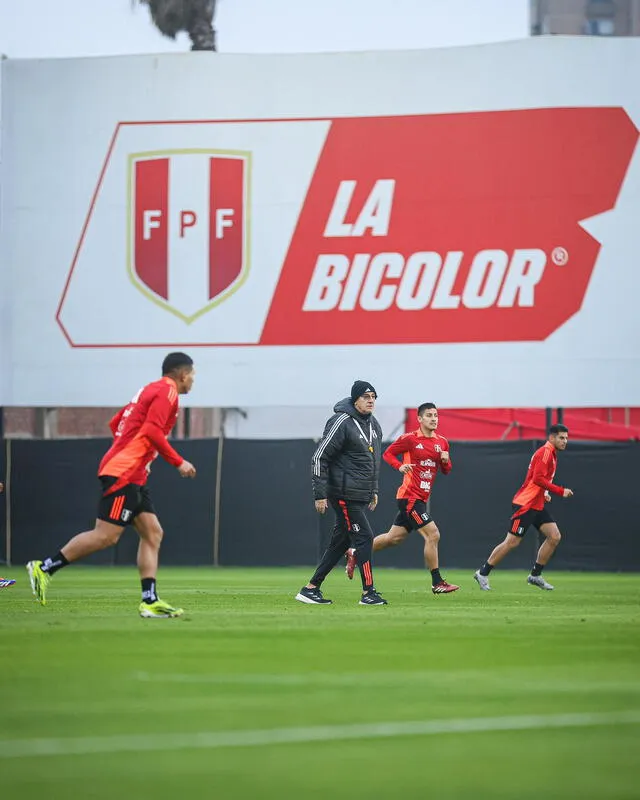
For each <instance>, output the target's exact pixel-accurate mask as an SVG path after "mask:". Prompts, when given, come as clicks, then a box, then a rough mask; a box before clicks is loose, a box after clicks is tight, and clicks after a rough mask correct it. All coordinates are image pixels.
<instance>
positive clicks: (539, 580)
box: [527, 575, 553, 591]
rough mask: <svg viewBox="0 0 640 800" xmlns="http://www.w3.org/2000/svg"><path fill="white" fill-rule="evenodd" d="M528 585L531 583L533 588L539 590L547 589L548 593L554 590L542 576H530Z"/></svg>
mask: <svg viewBox="0 0 640 800" xmlns="http://www.w3.org/2000/svg"><path fill="white" fill-rule="evenodd" d="M527 583H530V584H531V585H532V586H537V587H538V588H539V589H547V590H548V591H551V590H552V589H553V586H552V585H551V584H550V583H547V582H546V581H545V579H544V578H543V577H542V575H529V577H528V578H527Z"/></svg>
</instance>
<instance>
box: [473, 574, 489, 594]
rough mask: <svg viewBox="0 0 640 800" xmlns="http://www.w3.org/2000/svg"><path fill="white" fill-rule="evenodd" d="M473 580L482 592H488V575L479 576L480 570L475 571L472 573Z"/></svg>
mask: <svg viewBox="0 0 640 800" xmlns="http://www.w3.org/2000/svg"><path fill="white" fill-rule="evenodd" d="M473 577H474V580H476V581H477V582H478V586H479V587H480V588H481V589H482V591H483V592H490V591H491V587H490V586H489V576H488V575H481V574H480V570H479V569H477V570H476V571H475V572H474V573H473Z"/></svg>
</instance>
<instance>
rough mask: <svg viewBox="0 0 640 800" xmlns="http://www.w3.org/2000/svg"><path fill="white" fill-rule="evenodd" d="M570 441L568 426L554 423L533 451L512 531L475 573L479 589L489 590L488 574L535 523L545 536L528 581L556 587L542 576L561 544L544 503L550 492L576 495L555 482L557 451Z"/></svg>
mask: <svg viewBox="0 0 640 800" xmlns="http://www.w3.org/2000/svg"><path fill="white" fill-rule="evenodd" d="M568 441H569V429H568V428H567V427H566V426H565V425H559V424H558V425H552V426H551V427H550V428H549V438H548V440H547V441H546V443H545V444H543V445H542V447H540V448H538V449H537V450H536V452H535V453H534V454H533V458H532V459H531V462H530V463H529V469H528V470H527V477H526V478H525V481H524V483H523V484H522V486H521V487H520V488H519V489H518V491H517V492H516V493H515V495H514V497H513V514H512V515H511V523H510V526H509V533H507V536H506V538H505V540H504V541H503V542H501V543H500V544H499V545H498V546H497V547H495V548H494V550H493V552H492V553H491V555H490V556H489V558H488V559H487V560H486V561H485V563H484V564H483V566H482V567H480V569H479V570H477V571H476V572H475V574H474V576H473V577H474V578H475V580H476V581H477V582H478V585H479V586H480V588H481V589H482V590H483V591H485V592H487V591H489V590H490V589H491V587H490V586H489V573H490V572H491V570H492V569H493V568H494V567H495V566H497V565H498V564H499V563H500V562H501V561H502V559H503V558H504V557H505V556H506V555H507V554H508V553H510V552H511V550H513V549H514V547H518V545H519V544H520V542H521V541H522V538H523V536H524V535H525V533H526V532H527V528H528V527H529V526H530V525H533V526H534V527H535V528H537V529H538V530H539V531H540V533H541V534H542V535H543V536H544V537H545V540H544V542H543V543H542V545H541V547H540V549H539V550H538V555H537V556H536V562H535V564H534V565H533V569H532V570H531V574H530V575H529V577H528V578H527V583H530V584H531V585H532V586H538V587H539V588H540V589H547V590H550V589H553V586H552V585H551V584H550V583H547V581H546V580H545V579H544V578H543V577H542V570H543V569H544V568H545V566H546V565H547V564H548V563H549V559H550V558H551V556H552V555H553V554H554V552H555V549H556V547H557V546H558V544H559V543H560V538H561V536H560V531H559V529H558V526H557V525H556V522H555V520H554V519H553V517H552V516H551V514H550V513H549V512H548V511H547V509H546V508H545V503H549V502H550V501H551V495H552V494H555V495H558V497H573V492H572V491H571V489H565V488H564V487H562V486H558V485H557V484H555V483H553V478H554V476H555V474H556V467H557V465H558V451H559V450H564V449H565V448H566V446H567V442H568Z"/></svg>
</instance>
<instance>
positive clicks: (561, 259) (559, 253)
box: [551, 247, 569, 267]
mask: <svg viewBox="0 0 640 800" xmlns="http://www.w3.org/2000/svg"><path fill="white" fill-rule="evenodd" d="M551 260H552V261H553V263H554V264H556V266H558V267H564V265H565V264H566V263H567V261H568V260H569V253H567V251H566V250H565V249H564V247H554V248H553V252H552V253H551Z"/></svg>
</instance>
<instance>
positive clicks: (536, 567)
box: [531, 561, 544, 578]
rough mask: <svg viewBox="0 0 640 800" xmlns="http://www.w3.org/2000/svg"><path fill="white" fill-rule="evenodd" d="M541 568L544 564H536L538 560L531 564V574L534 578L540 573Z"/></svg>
mask: <svg viewBox="0 0 640 800" xmlns="http://www.w3.org/2000/svg"><path fill="white" fill-rule="evenodd" d="M543 569H544V564H538V562H537V561H536V563H535V564H534V565H533V569H532V570H531V574H532V575H533V576H534V578H537V577H538V575H541V574H542V570H543Z"/></svg>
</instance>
